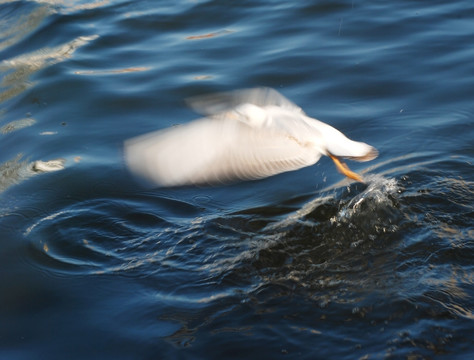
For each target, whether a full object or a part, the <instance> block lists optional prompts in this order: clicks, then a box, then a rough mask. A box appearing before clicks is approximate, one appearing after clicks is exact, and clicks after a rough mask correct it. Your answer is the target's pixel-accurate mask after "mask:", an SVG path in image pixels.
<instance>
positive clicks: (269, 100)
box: [187, 87, 303, 116]
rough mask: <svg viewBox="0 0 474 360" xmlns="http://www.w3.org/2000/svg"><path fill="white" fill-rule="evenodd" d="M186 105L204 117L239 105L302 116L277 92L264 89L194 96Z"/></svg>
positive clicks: (298, 109) (291, 103) (297, 107)
mask: <svg viewBox="0 0 474 360" xmlns="http://www.w3.org/2000/svg"><path fill="white" fill-rule="evenodd" d="M187 103H188V105H189V106H190V107H191V108H192V109H193V110H195V111H196V112H198V113H200V114H203V115H206V116H209V115H216V114H220V113H223V112H227V111H229V110H231V109H233V108H235V107H237V106H238V105H240V104H252V105H256V106H259V107H265V106H270V105H273V106H277V107H281V108H283V109H285V110H290V111H294V112H297V113H300V114H303V110H301V108H300V107H299V106H297V105H295V104H294V103H293V102H291V101H290V100H288V99H287V98H286V97H284V96H283V95H282V94H280V93H279V92H278V91H276V90H274V89H272V88H266V87H260V88H254V89H244V90H236V91H231V92H224V93H218V94H210V95H202V96H196V97H192V98H189V99H188V100H187Z"/></svg>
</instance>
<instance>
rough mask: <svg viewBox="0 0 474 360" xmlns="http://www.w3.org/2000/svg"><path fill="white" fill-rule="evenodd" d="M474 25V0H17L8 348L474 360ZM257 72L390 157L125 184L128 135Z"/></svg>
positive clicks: (5, 151)
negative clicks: (222, 182) (215, 183)
mask: <svg viewBox="0 0 474 360" xmlns="http://www.w3.org/2000/svg"><path fill="white" fill-rule="evenodd" d="M473 20H474V7H473V6H472V4H471V1H468V0H464V1H449V2H442V1H430V2H422V1H399V2H381V1H355V0H345V1H343V0H340V1H314V2H299V3H298V2H297V3H295V2H284V1H277V0H275V1H252V2H242V1H240V2H235V1H234V2H231V1H224V2H217V1H160V2H154V1H139V2H138V1H121V0H109V1H107V0H105V1H94V0H84V1H81V0H70V1H68V0H64V1H60V0H58V1H53V0H50V1H46V0H44V1H39V0H38V1H3V2H1V4H0V61H1V62H0V74H1V83H0V102H1V107H0V191H1V193H0V229H1V234H2V236H1V240H0V241H1V243H0V245H1V251H0V264H1V265H0V269H1V274H2V275H1V280H0V319H1V321H0V358H2V359H3V358H4V359H34V358H48V359H62V358H64V357H65V356H66V357H67V358H70V359H83V358H100V359H131V358H133V359H137V358H138V359H157V358H168V359H176V358H178V359H191V358H192V359H210V358H216V359H217V358H219V359H222V358H239V359H242V358H268V359H275V358H306V359H318V358H320V359H328V358H331V359H364V358H371V359H373V358H393V359H404V358H406V359H432V358H445V359H466V358H469V357H470V356H472V353H473V350H472V349H473V343H472V338H473V334H474V332H473V330H474V323H473V319H474V315H473V309H474V288H473V284H474V278H473V268H474V266H473V259H474V242H473V239H474V226H473V218H474V217H473V204H474V176H473V164H472V163H473V159H474V147H473V143H474V142H473V139H474V126H473V125H474V121H473V119H474V103H473V99H474V62H473V61H472V59H473V57H474V47H473V43H472V39H473V36H474V21H473ZM253 86H270V87H274V88H276V89H278V90H279V91H280V92H282V93H283V94H284V95H285V96H287V97H288V98H290V99H291V100H293V101H294V102H295V103H296V104H298V105H299V106H301V107H302V108H303V109H304V110H305V111H306V113H307V114H308V115H310V116H313V117H316V118H318V119H320V120H322V121H325V122H327V123H329V124H331V125H333V126H335V127H336V128H338V129H340V130H341V131H343V132H344V133H346V134H347V135H348V136H349V137H351V138H353V139H356V140H361V141H364V142H367V143H369V144H371V145H374V146H375V147H376V148H378V150H379V152H380V155H379V157H378V158H377V159H376V160H374V161H372V162H370V163H353V162H352V163H351V164H350V166H351V168H353V170H356V171H358V172H362V173H363V174H364V175H365V177H366V179H367V180H368V181H367V184H365V185H364V184H356V183H351V182H348V181H347V180H344V179H342V176H341V175H340V174H339V173H338V172H337V171H336V170H335V168H334V166H333V165H332V163H331V161H330V160H328V159H327V158H325V159H321V160H320V161H319V162H318V164H316V165H315V166H313V167H310V168H306V169H302V170H300V171H296V172H290V173H285V174H282V175H278V176H274V177H271V178H268V179H264V180H259V181H252V182H246V183H237V184H231V185H227V186H221V187H213V188H212V187H211V188H209V187H185V188H173V189H151V190H150V189H145V188H142V187H141V186H140V185H139V184H137V183H136V182H135V181H134V179H133V178H132V177H131V176H130V175H129V174H128V172H127V170H126V169H125V168H124V165H123V161H122V144H123V141H124V140H125V139H128V138H130V137H132V136H135V135H139V134H142V133H145V132H149V131H153V130H156V129H161V128H165V127H168V126H171V125H173V124H178V123H185V122H187V121H190V120H192V119H194V118H196V116H197V115H196V114H194V113H193V112H192V111H191V110H190V109H188V108H186V107H185V105H184V99H185V98H187V97H189V96H193V95H199V94H203V93H209V92H213V91H224V90H233V89H239V88H248V87H253ZM51 160H57V162H56V163H49V162H48V161H51ZM39 161H41V162H42V163H38V162H39ZM38 164H40V165H41V164H43V167H41V166H38ZM44 164H46V165H48V164H49V165H51V166H52V167H49V168H46V169H45V168H44V166H46V165H44ZM62 167H64V169H62V170H61V168H62ZM41 169H43V170H41ZM50 170H55V171H50Z"/></svg>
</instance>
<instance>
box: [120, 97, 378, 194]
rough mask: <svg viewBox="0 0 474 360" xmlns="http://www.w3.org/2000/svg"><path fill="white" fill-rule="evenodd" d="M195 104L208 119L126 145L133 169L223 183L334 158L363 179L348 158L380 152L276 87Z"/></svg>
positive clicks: (175, 181) (175, 180)
mask: <svg viewBox="0 0 474 360" xmlns="http://www.w3.org/2000/svg"><path fill="white" fill-rule="evenodd" d="M189 104H190V106H191V107H192V108H193V109H195V110H197V111H198V112H200V113H202V114H204V115H206V116H207V117H205V118H202V119H199V120H195V121H192V122H190V123H187V124H184V125H178V126H175V127H171V128H168V129H165V130H161V131H157V132H153V133H150V134H145V135H142V136H139V137H136V138H133V139H129V140H127V141H126V142H125V148H124V150H125V151H124V155H125V161H126V163H127V165H128V167H129V168H130V170H131V171H132V172H133V173H135V174H136V175H138V176H140V177H142V178H145V179H147V180H149V181H151V182H152V183H154V184H156V185H159V186H180V185H191V184H216V183H222V182H228V181H233V180H252V179H259V178H264V177H267V176H271V175H275V174H279V173H282V172H286V171H291V170H297V169H300V168H302V167H305V166H309V165H313V164H315V163H316V162H317V161H318V160H319V158H320V157H321V155H327V156H329V157H330V158H331V159H332V160H333V161H334V163H335V164H336V167H337V168H338V170H339V171H341V172H342V173H343V174H344V175H346V176H347V177H349V178H351V179H354V180H356V181H362V178H361V176H360V175H358V174H356V173H354V172H352V171H351V170H350V169H349V168H348V167H347V165H346V164H345V163H344V162H343V161H342V160H341V158H349V159H353V160H358V161H368V160H372V159H374V158H375V157H377V154H378V153H377V150H376V149H375V148H373V147H372V146H370V145H367V144H365V143H362V142H357V141H352V140H350V139H348V138H347V137H346V136H345V135H344V134H342V133H341V132H340V131H338V130H336V129H335V128H333V127H332V126H330V125H327V124H325V123H323V122H321V121H319V120H316V119H313V118H310V117H308V116H307V115H306V114H305V113H304V112H303V111H302V110H301V108H299V107H298V106H297V105H295V104H293V103H292V102H291V101H290V100H288V99H286V98H285V97H284V96H283V95H281V94H280V93H278V92H277V91H276V90H273V89H270V88H256V89H248V90H238V91H234V92H229V93H222V94H216V95H205V96H199V97H196V98H192V99H191V100H190V101H189Z"/></svg>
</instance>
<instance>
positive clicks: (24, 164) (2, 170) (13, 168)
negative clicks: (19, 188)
mask: <svg viewBox="0 0 474 360" xmlns="http://www.w3.org/2000/svg"><path fill="white" fill-rule="evenodd" d="M65 162H66V160H65V159H54V160H47V161H42V160H36V161H32V162H30V161H28V160H23V155H22V154H18V155H17V156H16V157H15V158H13V159H11V160H8V161H5V162H4V163H1V164H0V193H1V192H3V191H5V190H6V189H7V188H9V187H10V186H12V185H15V184H18V183H20V182H21V181H24V180H26V179H28V178H30V177H32V176H34V175H38V174H41V173H44V172H52V171H58V170H62V169H64V164H65Z"/></svg>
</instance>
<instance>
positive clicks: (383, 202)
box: [332, 175, 400, 221]
mask: <svg viewBox="0 0 474 360" xmlns="http://www.w3.org/2000/svg"><path fill="white" fill-rule="evenodd" d="M364 179H365V180H366V182H367V184H368V186H367V188H366V189H365V190H364V191H362V192H361V193H360V194H358V195H356V196H355V197H353V198H352V199H351V200H350V201H349V202H348V203H346V204H344V205H343V206H342V208H341V209H340V210H339V213H338V214H337V216H336V217H335V218H333V219H332V221H345V220H348V219H350V218H352V217H353V216H354V215H357V214H359V213H362V212H370V211H371V210H375V209H377V208H383V207H391V206H393V205H394V195H395V194H397V193H398V192H399V191H400V187H399V186H398V183H397V180H396V179H394V178H385V177H384V176H382V175H368V176H366V177H365V178H364Z"/></svg>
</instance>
